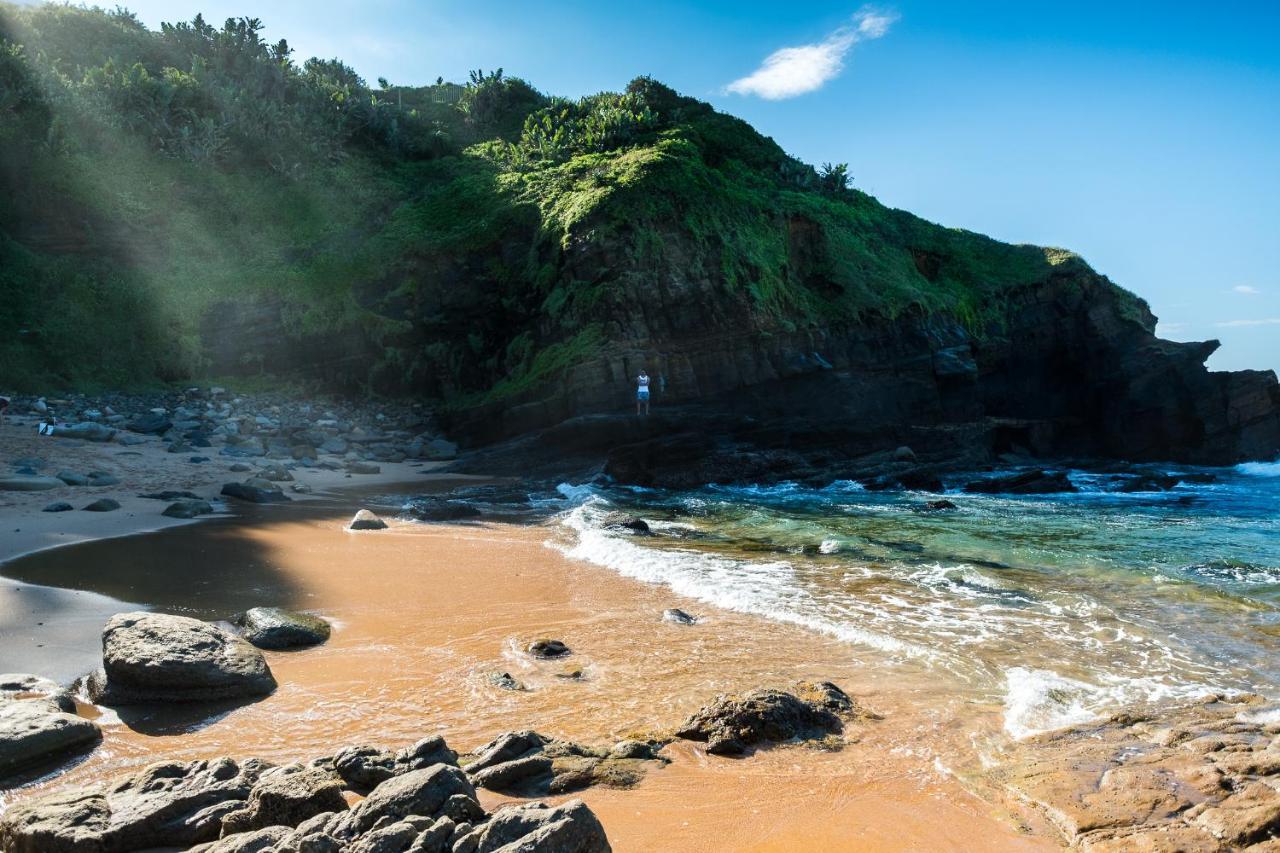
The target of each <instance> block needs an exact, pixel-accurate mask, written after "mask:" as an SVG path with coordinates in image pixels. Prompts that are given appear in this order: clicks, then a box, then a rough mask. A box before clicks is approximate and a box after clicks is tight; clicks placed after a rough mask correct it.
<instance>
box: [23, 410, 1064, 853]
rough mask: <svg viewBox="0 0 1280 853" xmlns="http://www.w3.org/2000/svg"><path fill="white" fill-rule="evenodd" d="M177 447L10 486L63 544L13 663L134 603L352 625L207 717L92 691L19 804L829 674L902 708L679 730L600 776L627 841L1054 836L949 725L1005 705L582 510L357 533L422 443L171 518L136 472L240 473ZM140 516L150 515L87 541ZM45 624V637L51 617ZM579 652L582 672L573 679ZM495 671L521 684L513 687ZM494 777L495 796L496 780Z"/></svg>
mask: <svg viewBox="0 0 1280 853" xmlns="http://www.w3.org/2000/svg"><path fill="white" fill-rule="evenodd" d="M5 429H6V432H5V433H4V444H3V445H2V446H3V447H4V448H5V451H6V454H7V455H9V456H22V455H26V454H29V453H36V452H39V451H41V450H42V449H43V448H47V447H48V446H49V445H48V443H47V442H48V440H47V439H39V438H38V437H34V438H31V437H28V436H26V434H25V431H23V430H21V429H20V428H19V427H17V426H15V425H9V426H6V428H5ZM40 441H45V442H46V443H45V444H43V445H41V444H40ZM131 450H134V449H131ZM157 450H158V448H156V449H154V450H149V449H148V448H147V447H145V446H143V447H142V448H141V449H138V452H140V453H141V454H142V455H140V456H131V455H130V456H120V455H119V449H117V448H114V447H112V446H109V445H108V446H91V445H80V446H76V447H70V446H68V447H59V448H58V449H57V452H58V458H59V460H64V459H65V460H68V461H74V462H75V463H76V464H77V465H79V466H81V467H85V466H89V465H94V466H99V465H100V464H102V465H105V464H107V463H111V464H112V466H113V469H114V470H116V471H118V472H119V473H120V475H121V477H122V482H121V484H120V485H119V486H118V487H113V488H112V489H111V494H112V495H113V496H115V495H119V499H120V500H121V503H122V504H123V508H122V509H121V510H119V511H116V512H114V513H106V514H102V515H103V516H105V517H99V516H98V515H97V514H93V513H83V512H76V513H61V514H56V515H54V516H53V518H52V519H51V520H50V521H48V522H46V521H45V519H44V518H41V517H40V514H39V506H42V505H43V503H47V502H48V500H52V499H57V498H59V497H62V496H60V495H56V494H50V493H41V494H24V495H18V496H17V497H16V498H14V497H13V496H6V497H8V498H11V500H10V502H9V503H8V505H7V506H6V507H5V513H6V519H10V518H12V519H14V521H13V526H14V528H16V529H17V530H18V531H19V532H18V533H17V535H15V536H12V537H10V536H6V537H4V543H3V544H4V548H5V552H4V553H5V556H6V557H13V556H16V555H18V554H21V553H28V552H31V551H33V550H35V549H39V548H45V549H48V548H52V547H53V546H55V545H66V546H67V547H59V548H56V549H55V550H44V551H42V552H41V553H38V554H35V555H34V556H31V557H28V558H27V559H24V560H20V561H17V562H14V561H12V560H10V562H9V563H8V564H7V565H5V566H3V568H0V574H2V575H4V576H5V577H6V578H7V579H8V580H6V582H5V584H4V589H5V593H4V598H3V599H2V601H3V603H4V604H3V606H4V608H5V609H4V611H3V612H4V613H5V617H4V624H5V629H4V633H5V637H6V640H5V648H6V656H7V659H6V664H7V665H8V666H16V664H17V660H8V658H9V657H15V655H14V652H15V651H16V652H17V656H19V657H22V659H23V660H27V661H32V663H30V664H28V665H26V666H23V667H21V668H22V669H24V670H28V671H37V672H40V671H41V666H40V664H41V663H42V662H48V663H49V667H48V671H47V672H46V673H45V674H52V675H55V677H58V678H60V679H61V680H64V681H65V680H69V678H71V677H74V674H75V673H74V672H73V670H75V669H77V668H81V669H85V668H87V666H89V665H91V664H92V661H93V656H94V654H95V647H96V644H97V635H98V632H99V630H100V626H101V623H102V621H104V620H105V618H106V617H107V616H108V615H110V614H111V613H113V612H118V611H119V610H122V609H132V608H133V607H135V606H137V605H139V604H141V605H145V606H155V607H156V608H157V609H160V610H163V611H168V612H181V613H186V614H189V615H195V616H199V617H202V618H207V619H226V618H228V617H230V616H231V615H232V614H233V613H234V612H237V611H239V610H243V609H244V608H246V607H249V606H254V605H258V604H275V605H284V606H289V607H294V608H297V609H301V610H306V611H309V612H314V613H317V614H319V615H322V616H324V617H325V618H326V619H328V620H330V621H331V623H332V624H333V625H334V627H335V631H334V635H333V638H332V639H331V640H330V641H329V642H328V643H326V644H325V645H324V646H321V647H319V648H316V649H312V650H307V651H302V652H269V653H268V660H269V663H270V666H271V668H272V670H273V672H274V673H275V675H276V678H277V679H278V681H279V682H280V688H279V689H278V690H277V691H276V692H275V693H274V694H273V695H271V696H270V697H268V698H266V699H264V700H263V701H260V702H258V703H256V704H252V705H248V706H244V707H239V708H236V709H234V710H230V711H228V712H226V713H223V714H221V715H218V716H215V717H213V718H211V719H188V720H174V719H173V718H171V717H170V718H165V719H154V718H148V717H147V716H145V715H143V716H132V715H129V714H120V715H117V714H115V713H113V712H110V711H107V712H105V713H102V712H101V711H99V710H98V709H94V708H92V706H86V707H85V708H84V709H83V713H85V714H87V715H96V716H98V719H99V722H100V723H102V724H103V725H104V730H105V739H104V742H103V744H102V745H101V746H100V747H99V748H98V749H97V750H95V751H94V752H92V753H91V754H89V755H88V756H87V757H86V758H85V759H84V760H83V761H82V762H81V763H79V764H78V765H76V766H74V767H72V768H71V769H70V770H67V771H66V772H63V773H61V774H58V775H56V776H52V777H46V778H41V779H33V780H31V781H30V782H29V784H28V785H26V786H24V787H22V788H19V789H17V790H14V791H10V792H8V793H7V794H5V801H6V802H7V803H12V802H14V801H15V800H17V799H20V798H23V797H27V796H30V795H32V794H33V793H36V792H40V791H43V790H48V789H51V788H53V787H60V786H63V785H69V784H75V783H78V782H85V781H89V780H92V779H97V778H101V777H103V776H108V775H112V774H115V773H117V772H123V771H125V770H127V769H129V768H135V767H138V766H141V765H144V764H146V763H148V762H151V761H155V760H159V759H161V758H195V757H213V756H220V755H233V756H260V757H263V758H267V759H271V760H290V759H305V758H311V757H315V756H319V755H324V754H329V753H332V752H333V751H334V750H335V749H337V748H338V747H340V746H343V745H347V744H355V743H373V744H377V745H380V746H388V747H399V746H403V745H406V744H408V743H411V742H413V741H415V740H417V739H419V738H421V737H423V736H425V735H427V734H433V733H440V734H443V735H445V736H446V738H447V739H448V741H449V743H450V744H451V745H452V746H454V748H456V749H459V750H470V749H474V748H476V747H478V746H480V745H481V744H483V743H485V742H486V741H488V740H490V739H491V738H493V737H494V736H496V735H497V734H499V733H501V732H503V731H508V730H512V729H522V728H532V729H536V730H538V731H540V732H544V733H546V734H550V735H554V736H559V737H567V738H572V739H575V740H578V741H581V742H584V743H606V742H611V741H612V740H615V739H618V738H621V737H624V736H627V735H629V734H645V733H652V732H660V731H664V730H670V729H671V728H672V727H674V726H675V725H676V724H678V723H679V722H680V721H681V720H682V719H683V718H684V717H685V716H687V715H688V714H689V713H691V712H692V711H694V710H696V709H697V708H698V707H700V706H701V705H703V704H705V703H706V702H707V701H709V700H710V699H711V698H713V697H714V696H715V695H716V694H717V693H719V692H722V691H737V690H745V689H750V688H754V687H759V686H780V687H786V686H788V685H791V684H794V683H795V682H796V681H797V680H800V679H825V680H831V681H834V682H835V683H837V684H839V685H841V686H842V687H843V688H844V689H846V690H847V691H848V692H849V693H850V694H851V695H853V696H854V697H855V698H856V699H857V700H858V701H859V702H861V703H862V704H864V705H866V706H867V707H870V708H871V709H873V710H875V711H876V712H878V713H880V714H882V715H883V716H884V719H883V720H881V721H878V722H865V723H858V724H855V725H851V726H850V727H849V728H848V730H847V731H846V741H847V743H846V744H845V745H844V747H843V748H842V749H839V750H836V751H823V750H820V749H817V748H812V747H805V746H786V747H779V748H774V749H765V750H761V751H759V752H757V753H756V754H754V755H751V756H750V757H747V758H744V759H729V758H719V757H714V756H708V755H706V754H705V752H704V751H703V750H702V749H701V747H700V746H697V745H694V744H689V743H684V742H677V743H675V744H673V745H671V746H669V747H667V748H666V749H665V750H664V753H663V754H664V755H666V756H668V757H669V758H670V759H671V763H670V764H669V765H667V766H666V767H662V768H658V769H655V770H653V771H651V772H650V773H649V774H648V776H647V777H646V778H645V779H644V781H642V782H641V783H640V784H639V785H638V786H637V787H636V788H634V789H631V790H608V789H602V788H593V789H590V790H588V791H586V792H584V793H583V794H582V795H581V796H582V797H583V799H585V800H586V802H587V803H588V804H589V805H590V806H591V808H592V809H593V810H595V811H596V813H597V814H598V815H599V816H600V819H601V820H602V821H603V823H604V825H605V826H606V828H607V830H608V832H609V837H610V840H611V842H612V844H613V845H614V848H615V849H616V850H620V851H630V850H694V849H706V850H712V849H725V850H729V849H732V850H815V849H823V850H902V849H919V850H990V849H1008V850H1019V849H1033V848H1035V849H1040V848H1048V847H1053V846H1056V845H1055V842H1054V841H1052V840H1051V835H1050V833H1049V831H1048V830H1047V828H1046V827H1045V826H1044V825H1043V824H1041V823H1039V822H1038V821H1037V820H1036V819H1035V818H1034V817H1031V816H1028V815H1025V814H1018V813H1017V812H1016V810H1010V808H1009V807H1008V804H1005V803H1003V802H998V801H997V800H998V799H999V798H993V797H992V793H993V792H991V791H985V792H984V793H985V796H986V798H985V799H984V798H983V797H979V796H976V795H975V794H974V792H973V790H972V789H971V787H970V785H967V784H962V782H961V781H960V777H962V776H964V771H963V770H956V772H954V773H953V772H952V771H953V770H955V768H949V767H948V766H947V764H946V761H944V759H943V757H942V756H944V755H947V754H948V747H947V744H948V743H951V744H958V743H960V742H961V741H963V740H964V739H965V738H966V737H967V736H968V735H967V734H966V732H965V731H964V728H965V726H961V725H960V724H959V721H960V720H961V719H965V720H970V721H972V720H973V719H975V718H981V717H983V716H984V715H986V716H988V717H993V716H994V709H980V708H979V709H970V708H957V707H956V702H955V699H954V697H948V696H946V695H944V694H941V693H939V692H937V691H936V690H932V689H931V687H930V684H929V682H928V679H926V678H919V679H914V678H912V677H911V676H910V675H904V677H903V679H901V680H898V681H895V682H894V683H883V681H879V682H878V681H877V680H876V679H875V678H873V677H869V675H868V673H867V672H866V668H865V667H864V666H862V665H861V663H860V660H859V653H858V651H857V650H855V649H853V648H852V647H850V646H848V645H846V644H843V643H841V642H838V641H836V640H833V639H829V638H826V637H822V636H818V635H815V634H813V633H811V632H809V631H806V630H804V629H802V628H798V627H794V626H788V625H782V624H778V623H774V622H770V621H768V620H765V619H761V618H757V617H752V616H748V615H742V614H736V613H731V612H728V611H715V610H712V609H709V608H707V607H706V606H704V605H701V604H699V603H697V602H693V601H688V600H683V599H681V598H680V597H678V596H675V595H673V594H672V593H671V592H670V591H669V590H666V589H664V588H661V587H657V586H653V585H648V584H643V583H640V582H637V581H633V580H628V579H625V578H622V577H619V576H617V575H615V574H613V573H612V572H610V571H609V570H607V569H603V568H599V567H596V566H593V565H590V564H586V563H583V562H579V561H575V560H571V559H568V558H566V557H565V556H564V555H563V554H562V553H561V552H560V551H559V550H557V549H556V548H555V547H553V546H554V545H555V544H556V541H557V538H558V537H560V536H562V533H561V532H560V531H558V530H556V529H554V527H553V526H550V525H547V524H545V523H538V524H529V525H519V524H493V523H475V524H448V525H444V524H437V525H421V524H412V523H394V524H393V526H392V528H391V529H389V530H384V531H377V532H361V533H352V532H350V531H347V530H346V529H345V524H346V522H347V520H348V519H349V517H350V515H351V513H352V512H354V510H355V509H357V508H359V506H360V505H361V500H362V498H361V497H360V495H362V494H370V493H383V494H387V493H393V492H397V491H405V492H408V491H413V490H417V491H419V492H421V491H427V490H429V489H430V488H431V485H430V484H429V481H430V480H431V479H432V477H431V476H424V474H423V469H422V468H413V467H410V466H409V465H404V464H401V465H390V466H384V467H383V473H382V474H379V475H376V478H375V477H363V478H358V479H356V481H355V483H353V480H352V479H347V478H346V477H345V476H343V475H342V474H336V475H335V474H333V473H332V472H315V473H314V475H313V474H312V472H303V473H301V474H300V475H299V480H302V481H304V482H308V483H309V484H310V485H313V487H314V488H315V489H316V492H315V493H313V495H312V496H311V500H309V501H300V502H298V503H295V504H289V505H284V506H271V507H249V508H247V510H246V509H245V508H242V507H241V508H236V512H234V513H227V514H224V515H222V516H221V517H216V518H211V519H209V520H206V521H203V522H201V523H198V524H195V525H188V526H184V527H181V528H178V529H169V528H170V527H171V525H169V524H166V523H165V522H167V521H168V520H167V519H162V518H160V516H159V514H158V513H159V510H160V509H161V508H162V505H159V504H158V502H155V501H145V500H141V499H129V498H128V493H129V492H131V491H137V490H142V489H149V488H191V489H192V490H195V491H197V492H200V490H201V489H205V490H208V489H210V488H212V486H213V485H214V484H215V483H216V482H217V481H218V480H219V479H220V478H223V479H226V476H225V472H224V471H221V470H219V468H218V467H216V466H215V465H213V464H211V465H209V466H208V467H207V468H201V467H200V466H190V465H187V466H181V465H171V466H168V467H166V465H165V463H166V462H167V460H166V459H165V458H164V457H166V456H167V455H168V454H164V453H163V452H156V451H157ZM46 452H47V451H46ZM435 477H436V478H438V479H440V480H441V481H442V482H448V480H447V479H446V476H445V475H435ZM307 478H310V479H307ZM353 479H354V478H353ZM406 481H407V482H409V483H411V484H412V486H406V485H405V483H406ZM344 487H345V488H344ZM353 488H354V489H355V491H347V490H348V489H353ZM54 491H58V490H54ZM357 492H358V493H357ZM126 500H128V503H126ZM157 528H165V529H159V530H157ZM144 530H152V531H156V532H151V533H148V534H145V535H136V536H131V537H129V538H113V539H108V540H106V541H97V542H91V541H89V540H93V539H95V538H99V539H100V538H102V537H123V536H126V535H127V534H140V532H141V531H144ZM73 542H80V544H71V543H73ZM193 589H195V590H199V594H197V595H192V594H191V591H192V590H193ZM668 607H682V608H684V609H686V610H689V611H690V612H695V613H698V614H700V615H702V616H703V617H704V618H703V620H702V621H701V622H699V624H697V625H693V626H683V625H674V624H671V623H667V622H663V621H662V620H661V613H662V611H663V609H664V608H668ZM40 623H44V624H40ZM45 629H49V633H50V634H51V637H50V640H51V641H47V640H46V639H45V638H44V637H42V636H41V631H44V630H45ZM537 637H555V638H558V639H562V640H563V641H564V642H566V643H567V644H568V645H569V646H570V648H571V649H573V654H572V655H571V656H570V657H569V658H567V659H565V660H561V661H534V660H532V659H530V658H529V657H528V656H526V655H524V654H522V653H521V652H520V651H519V649H520V648H522V646H523V644H525V643H527V642H529V641H530V640H532V639H534V638H537ZM53 661H57V662H58V664H57V666H55V665H54V664H53ZM59 669H60V671H56V672H55V671H54V670H59ZM566 669H577V670H581V672H582V677H581V678H579V679H568V678H562V677H558V676H560V675H563V674H564V670H566ZM497 672H508V673H510V674H511V675H513V676H514V677H515V678H517V679H518V680H519V681H520V682H522V683H523V684H524V685H525V686H526V688H527V689H526V690H523V691H510V690H504V689H501V688H500V687H497V686H495V685H494V684H493V683H492V680H491V677H492V675H493V674H494V673H497ZM980 787H981V786H979V788H980ZM485 796H486V798H487V801H486V805H493V804H494V803H496V802H498V801H499V800H500V799H501V798H499V797H497V796H496V795H489V794H486V795H485Z"/></svg>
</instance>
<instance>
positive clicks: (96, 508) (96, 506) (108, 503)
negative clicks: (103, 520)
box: [84, 498, 120, 512]
mask: <svg viewBox="0 0 1280 853" xmlns="http://www.w3.org/2000/svg"><path fill="white" fill-rule="evenodd" d="M119 508H120V502H119V501H117V500H115V499H114V498H98V499H97V500H96V501H94V502H93V503H91V504H88V505H86V506H85V507H84V511H85V512H114V511H115V510H117V509H119Z"/></svg>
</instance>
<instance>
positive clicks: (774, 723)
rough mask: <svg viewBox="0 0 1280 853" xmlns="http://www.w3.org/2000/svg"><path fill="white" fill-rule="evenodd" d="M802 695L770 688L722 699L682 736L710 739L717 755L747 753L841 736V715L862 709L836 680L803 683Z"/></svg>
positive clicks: (690, 722) (683, 727)
mask: <svg viewBox="0 0 1280 853" xmlns="http://www.w3.org/2000/svg"><path fill="white" fill-rule="evenodd" d="M797 692H798V693H800V694H802V695H801V696H797V695H795V694H792V693H787V692H785V691H782V690H768V689H766V690H752V691H750V692H748V693H743V694H738V695H728V694H726V695H721V696H717V697H716V699H715V701H714V702H712V703H711V704H710V705H707V706H706V707H704V708H703V709H702V710H700V711H698V712H697V713H696V714H694V715H693V716H691V717H690V718H689V719H688V720H686V721H685V722H684V724H683V725H681V727H680V728H679V729H678V730H677V731H676V736H677V737H681V738H685V739H687V740H695V741H705V742H706V744H707V752H709V753H712V754H713V755H741V754H742V753H744V752H746V750H747V747H749V746H751V745H753V744H758V743H764V742H769V741H774V742H777V741H788V740H793V739H796V738H801V739H805V740H809V739H819V738H823V737H825V736H827V735H829V734H839V733H840V732H841V731H843V729H844V724H843V723H842V721H841V719H840V718H841V716H845V715H848V714H851V713H854V712H855V711H856V710H857V706H856V705H855V704H854V703H853V700H852V699H850V698H849V697H848V695H846V694H845V693H844V691H842V690H841V689H840V688H838V687H836V686H835V685H834V684H831V683H830V682H821V683H820V684H810V683H802V684H801V685H799V687H798V688H797ZM864 716H865V717H868V718H874V715H871V714H864Z"/></svg>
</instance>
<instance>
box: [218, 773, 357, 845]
mask: <svg viewBox="0 0 1280 853" xmlns="http://www.w3.org/2000/svg"><path fill="white" fill-rule="evenodd" d="M346 810H347V801H346V800H345V799H344V798H343V796H342V779H340V778H339V777H338V776H336V775H335V774H333V773H331V772H328V771H325V770H321V769H319V768H315V767H303V766H302V765H299V764H291V765H287V766H285V767H275V768H272V769H270V770H267V771H265V772H264V773H263V774H262V775H261V776H260V777H259V779H258V781H257V783H256V784H254V786H253V789H252V790H251V791H250V792H249V799H248V800H247V801H246V802H245V804H244V808H243V809H240V810H238V811H234V812H230V813H228V814H226V815H225V816H224V817H223V818H222V835H224V836H226V835H231V834H233V833H238V832H250V831H252V830H255V829H265V828H266V827H269V826H290V827H291V826H297V825H298V824H300V823H302V822H303V821H304V820H306V819H308V818H311V817H315V816H316V815H319V814H325V813H326V812H344V811H346Z"/></svg>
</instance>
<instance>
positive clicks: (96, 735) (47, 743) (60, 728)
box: [0, 698, 102, 778]
mask: <svg viewBox="0 0 1280 853" xmlns="http://www.w3.org/2000/svg"><path fill="white" fill-rule="evenodd" d="M101 738H102V732H101V731H99V730H98V727H97V725H95V724H94V723H93V722H92V721H90V720H86V719H84V718H83V717H77V716H75V715H74V714H68V713H66V712H65V711H64V710H62V709H61V708H59V707H58V705H57V704H55V702H54V701H53V700H50V699H42V698H41V699H4V700H0V778H3V777H5V776H8V775H9V774H11V773H14V772H17V771H19V770H23V769H25V768H27V767H31V766H33V765H38V764H42V763H46V762H49V761H52V760H54V759H56V758H58V757H60V756H65V755H67V754H69V753H71V752H73V751H76V750H80V749H83V748H84V747H87V746H89V745H90V744H93V743H97V742H98V741H99V740H100V739H101Z"/></svg>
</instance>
